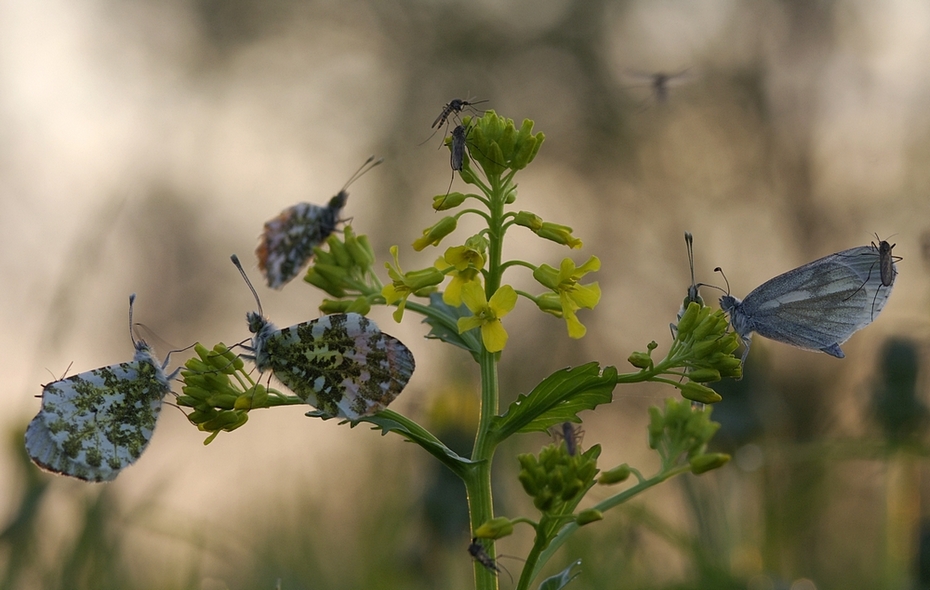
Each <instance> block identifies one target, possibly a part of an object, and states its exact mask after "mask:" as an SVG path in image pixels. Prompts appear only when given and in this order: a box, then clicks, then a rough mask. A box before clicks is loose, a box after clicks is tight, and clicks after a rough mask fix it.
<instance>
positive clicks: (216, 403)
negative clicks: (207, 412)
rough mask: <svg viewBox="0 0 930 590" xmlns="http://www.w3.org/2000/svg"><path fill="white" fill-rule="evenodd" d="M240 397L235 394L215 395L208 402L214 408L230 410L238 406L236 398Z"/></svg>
mask: <svg viewBox="0 0 930 590" xmlns="http://www.w3.org/2000/svg"><path fill="white" fill-rule="evenodd" d="M238 397H239V396H238V395H236V394H235V393H214V394H213V395H211V396H210V399H208V400H207V403H208V404H210V405H211V406H213V407H214V408H221V409H224V410H230V409H232V408H233V407H234V406H235V405H236V398H238Z"/></svg>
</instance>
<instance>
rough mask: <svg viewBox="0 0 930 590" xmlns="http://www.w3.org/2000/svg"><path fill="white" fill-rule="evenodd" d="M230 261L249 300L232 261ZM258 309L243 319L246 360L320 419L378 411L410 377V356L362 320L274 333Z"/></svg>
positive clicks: (330, 319) (326, 319)
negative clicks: (246, 335)
mask: <svg viewBox="0 0 930 590" xmlns="http://www.w3.org/2000/svg"><path fill="white" fill-rule="evenodd" d="M232 261H233V264H235V265H236V267H237V268H238V269H239V272H240V273H242V276H243V278H244V279H245V281H246V283H247V284H248V285H249V288H250V289H252V293H253V294H255V289H254V288H253V287H252V285H251V283H250V282H249V279H248V277H247V276H246V274H245V271H244V270H243V269H242V265H241V264H239V259H238V257H236V256H235V255H233V256H232ZM255 299H256V302H258V296H257V294H255ZM258 305H259V310H258V311H257V312H249V313H247V314H246V320H247V321H248V323H249V331H250V332H252V334H253V336H252V344H251V347H250V354H249V357H248V358H250V359H251V360H252V361H254V363H255V366H256V367H257V368H258V370H259V371H261V372H265V371H267V370H269V369H270V370H271V372H272V373H274V376H275V377H277V379H278V380H279V381H281V383H284V384H285V385H286V386H287V387H289V388H290V389H291V391H293V392H294V393H296V394H297V396H298V397H299V398H300V399H302V400H304V401H305V402H307V403H308V404H310V405H311V406H313V407H315V408H317V410H319V415H320V416H322V417H324V418H332V417H339V418H346V419H348V420H353V421H354V420H358V419H359V418H362V417H364V416H370V415H372V414H374V413H375V412H378V411H380V410H383V409H384V408H386V407H387V406H388V404H390V403H391V402H392V401H394V398H396V397H397V396H398V395H399V394H400V392H401V391H403V389H404V387H406V385H407V382H408V381H409V380H410V377H411V375H413V370H414V368H415V363H414V360H413V353H411V352H410V350H409V349H408V348H407V347H406V346H404V344H403V343H402V342H401V341H400V340H398V339H396V338H394V337H393V336H389V335H388V334H384V333H383V332H381V330H380V329H379V328H378V326H377V324H375V323H374V322H373V321H371V320H369V319H368V318H366V317H365V316H363V315H360V314H357V313H336V314H332V315H326V316H323V317H321V318H319V319H316V320H312V321H309V322H303V323H300V324H297V325H294V326H291V327H289V328H283V329H278V328H277V327H276V326H275V325H274V324H272V323H271V322H269V321H268V320H267V319H266V318H265V317H264V316H263V315H262V311H261V303H258Z"/></svg>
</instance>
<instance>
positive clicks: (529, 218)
mask: <svg viewBox="0 0 930 590" xmlns="http://www.w3.org/2000/svg"><path fill="white" fill-rule="evenodd" d="M513 222H514V223H516V224H517V225H521V226H523V227H528V228H530V229H531V230H533V231H534V232H535V231H539V230H540V229H542V224H543V220H542V217H540V216H539V215H536V214H535V213H530V212H529V211H520V212H519V213H517V215H516V216H515V217H514V218H513Z"/></svg>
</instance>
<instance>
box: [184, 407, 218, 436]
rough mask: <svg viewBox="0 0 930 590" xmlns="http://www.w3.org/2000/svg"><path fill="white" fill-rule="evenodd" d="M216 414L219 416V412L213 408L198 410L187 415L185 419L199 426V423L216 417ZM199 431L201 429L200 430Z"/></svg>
mask: <svg viewBox="0 0 930 590" xmlns="http://www.w3.org/2000/svg"><path fill="white" fill-rule="evenodd" d="M217 414H219V412H218V411H217V410H214V409H213V408H209V407H208V408H198V409H196V410H194V411H193V412H191V413H190V414H188V415H187V419H188V420H190V421H191V423H193V424H197V425H198V426H199V425H200V424H201V423H203V422H206V421H207V420H212V419H213V418H215V417H216V415H217ZM201 430H203V429H202V428H201Z"/></svg>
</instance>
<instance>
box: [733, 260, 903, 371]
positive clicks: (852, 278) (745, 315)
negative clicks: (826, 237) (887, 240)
mask: <svg viewBox="0 0 930 590" xmlns="http://www.w3.org/2000/svg"><path fill="white" fill-rule="evenodd" d="M877 262H879V251H878V250H877V249H875V248H873V247H872V246H860V247H857V248H850V249H849V250H844V251H842V252H837V253H835V254H830V255H829V256H825V257H823V258H820V259H818V260H815V261H813V262H811V263H808V264H805V265H803V266H801V267H798V268H796V269H794V270H791V271H788V272H786V273H784V274H781V275H779V276H777V277H775V278H773V279H771V280H769V281H766V282H765V283H763V284H762V285H760V286H759V287H757V288H756V289H754V290H753V291H752V292H751V293H749V295H747V296H746V298H745V299H744V300H742V301H740V300H739V299H737V298H736V297H733V296H731V295H724V296H723V297H721V298H720V308H721V309H722V310H724V311H725V312H727V313H728V314H729V316H730V324H731V325H732V326H733V329H734V330H735V331H736V332H737V333H738V334H739V335H740V336H741V337H742V338H743V340H744V342H745V343H746V345H747V348H746V352H745V353H744V355H743V359H744V360H745V357H746V355H747V354H748V352H749V341H750V338H751V334H752V332H755V333H757V334H759V335H760V336H764V337H766V338H769V339H771V340H776V341H778V342H783V343H785V344H790V345H792V346H796V347H798V348H801V349H805V350H813V351H821V352H825V353H827V354H829V355H832V356H835V357H837V358H843V357H844V356H845V354H844V353H843V351H842V349H841V348H840V344H842V343H844V342H846V340H848V339H849V337H850V336H852V335H853V334H854V333H855V332H857V331H858V330H861V329H862V328H864V327H865V326H867V325H869V324H870V323H871V322H872V321H873V320H874V319H875V317H877V316H878V314H879V313H880V312H881V310H882V308H883V307H884V306H885V303H886V302H887V300H888V296H889V295H890V293H891V286H890V285H887V286H886V285H884V284H883V282H882V280H881V277H880V276H879V275H880V273H872V272H871V271H872V267H873V266H874V265H875V264H876V263H877ZM892 267H893V263H892Z"/></svg>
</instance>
